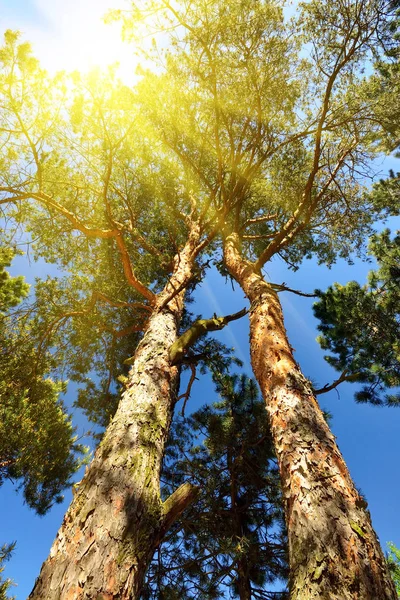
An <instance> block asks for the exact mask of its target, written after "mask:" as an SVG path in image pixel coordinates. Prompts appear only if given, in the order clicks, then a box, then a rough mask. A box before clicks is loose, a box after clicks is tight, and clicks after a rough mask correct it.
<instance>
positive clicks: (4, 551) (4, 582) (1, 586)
mask: <svg viewBox="0 0 400 600" xmlns="http://www.w3.org/2000/svg"><path fill="white" fill-rule="evenodd" d="M14 547H15V543H14V544H8V545H7V544H4V545H3V546H1V548H0V600H15V596H8V595H7V592H8V590H9V589H10V587H11V586H12V585H13V582H12V581H11V580H10V579H3V577H2V573H3V571H4V563H5V562H6V561H7V560H10V558H11V554H12V551H13V550H14Z"/></svg>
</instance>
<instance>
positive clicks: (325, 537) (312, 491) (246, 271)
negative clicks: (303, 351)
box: [224, 235, 397, 600]
mask: <svg viewBox="0 0 400 600" xmlns="http://www.w3.org/2000/svg"><path fill="white" fill-rule="evenodd" d="M224 257H225V265H226V267H227V268H228V270H229V272H230V274H231V275H232V276H233V277H234V278H235V279H236V281H237V282H238V283H239V285H240V286H241V287H242V289H243V291H244V292H245V294H246V295H247V297H248V299H249V300H250V303H251V308H250V345H251V361H252V366H253V371H254V374H255V376H256V378H257V380H258V383H259V385H260V387H261V391H262V393H263V396H264V398H265V401H266V406H267V411H268V414H269V418H270V422H271V430H272V434H273V438H274V444H275V451H276V455H277V458H278V462H279V469H280V474H281V482H282V491H283V497H284V502H285V515H286V524H287V529H288V536H289V558H290V598H291V600H311V598H319V599H326V600H328V599H329V600H378V599H379V600H397V595H396V591H395V588H394V585H393V582H392V580H391V577H390V575H389V572H388V569H387V566H386V561H385V559H384V556H383V553H382V550H381V548H380V545H379V542H378V539H377V537H376V534H375V532H374V530H373V529H372V525H371V519H370V515H369V512H368V511H367V510H365V508H364V506H365V503H364V502H363V500H362V498H360V495H359V493H358V492H357V490H356V489H355V487H354V484H353V482H352V480H351V478H350V474H349V472H348V469H347V467H346V464H345V462H344V461H343V458H342V456H341V454H340V452H339V449H338V447H337V445H336V442H335V438H334V436H333V434H332V433H331V432H330V430H329V427H328V425H327V423H326V421H325V419H324V417H323V414H322V411H321V409H320V407H319V405H318V403H317V401H316V399H315V397H314V396H313V393H312V389H311V386H310V384H309V382H308V381H307V379H306V378H305V377H304V376H303V375H302V373H301V371H300V369H299V366H298V365H297V363H296V361H295V360H294V358H293V351H292V348H291V347H290V345H289V342H288V339H287V336H286V331H285V327H284V323H283V316H282V310H281V306H280V302H279V299H278V296H277V294H276V292H274V290H273V289H272V288H271V286H269V285H268V283H267V282H265V281H264V279H263V278H262V277H261V276H260V275H259V274H257V273H255V272H254V268H253V266H252V264H251V263H248V262H247V261H245V260H243V259H242V257H241V256H240V253H239V250H238V238H237V237H236V236H234V235H232V236H229V238H228V239H227V241H226V244H225V254H224Z"/></svg>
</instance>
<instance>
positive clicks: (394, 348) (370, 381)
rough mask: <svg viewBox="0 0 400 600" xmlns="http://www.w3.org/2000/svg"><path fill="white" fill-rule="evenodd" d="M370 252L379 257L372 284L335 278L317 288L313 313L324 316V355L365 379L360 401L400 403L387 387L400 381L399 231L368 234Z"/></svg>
mask: <svg viewBox="0 0 400 600" xmlns="http://www.w3.org/2000/svg"><path fill="white" fill-rule="evenodd" d="M370 253H371V254H372V255H373V256H374V257H375V258H376V260H377V262H378V269H376V270H374V271H371V272H370V273H369V276H368V284H366V285H364V286H361V285H360V284H358V283H357V282H355V281H352V282H350V283H348V284H347V285H345V286H342V285H339V284H335V285H334V286H332V287H330V288H328V290H327V291H326V292H324V293H323V292H319V296H320V300H319V301H318V302H316V303H315V304H314V314H315V316H316V317H317V318H318V319H319V320H320V325H319V326H318V329H319V330H320V331H321V334H322V335H321V336H320V337H319V338H318V339H319V342H320V344H321V347H322V348H323V349H325V350H329V351H330V352H331V353H332V354H333V356H332V355H329V356H326V357H325V359H326V360H327V361H328V362H329V364H331V365H332V366H333V367H334V368H335V369H337V370H338V371H341V372H342V373H344V380H349V381H357V382H361V383H363V384H364V386H363V388H362V389H361V391H358V392H356V400H357V401H358V402H371V403H373V404H378V405H387V406H398V405H400V395H399V394H398V393H396V392H395V393H389V394H387V393H386V390H388V389H390V388H396V387H398V386H400V345H399V310H400V269H399V264H400V236H399V235H396V236H394V237H391V236H390V231H389V230H385V231H383V232H382V233H380V234H375V235H374V236H372V237H371V240H370Z"/></svg>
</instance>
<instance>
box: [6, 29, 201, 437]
mask: <svg viewBox="0 0 400 600" xmlns="http://www.w3.org/2000/svg"><path fill="white" fill-rule="evenodd" d="M0 98H1V104H2V111H1V115H0V136H1V138H2V140H3V142H4V145H5V146H4V147H5V148H6V149H7V151H5V152H4V154H3V156H2V158H1V160H0V166H1V175H0V202H1V206H2V210H3V211H4V213H5V214H6V216H7V219H8V223H9V229H10V235H11V234H12V233H13V231H19V229H18V228H19V227H20V226H21V225H22V227H23V228H24V231H25V234H24V238H23V240H22V241H21V240H20V242H21V243H22V242H23V241H26V242H27V243H30V248H31V252H32V254H33V257H34V259H39V258H40V259H44V260H45V261H46V263H48V264H54V265H56V267H57V269H58V270H56V269H55V268H54V267H53V268H50V269H49V274H48V276H47V277H44V278H43V279H38V280H37V281H36V285H35V291H34V297H32V302H31V304H30V306H29V307H28V306H27V305H25V306H24V307H23V309H21V310H20V311H19V313H18V315H17V314H16V313H15V316H14V321H16V320H17V319H19V321H20V322H22V323H23V326H24V328H25V329H26V331H29V337H30V338H31V340H32V344H33V345H34V346H35V347H36V348H37V350H38V360H40V355H42V354H43V355H46V353H47V355H48V356H50V355H51V359H50V367H51V371H52V372H53V374H55V375H57V376H59V377H62V378H65V377H67V378H68V379H70V380H73V381H75V382H77V383H78V384H79V386H80V392H79V395H78V398H77V400H76V406H78V407H79V408H82V409H83V410H84V411H85V412H86V414H87V416H88V418H89V419H91V420H92V421H93V422H94V423H95V424H96V425H99V426H100V427H106V426H107V424H108V422H109V419H110V417H111V416H112V415H113V414H114V412H115V408H116V405H117V402H118V396H119V392H120V386H119V383H118V381H117V377H118V375H119V374H120V373H121V372H122V371H123V369H124V368H123V361H124V359H126V358H127V357H128V356H131V355H132V354H133V353H134V350H135V348H136V345H137V343H138V341H139V339H140V337H141V332H142V330H143V329H144V328H145V326H146V321H147V319H148V316H149V314H150V313H151V306H150V304H149V302H148V299H146V298H143V296H142V295H141V293H140V292H138V289H137V287H138V286H139V287H140V285H142V287H143V288H144V289H146V288H147V289H148V290H149V292H148V294H149V296H150V297H151V294H152V292H154V293H156V292H157V291H159V290H160V289H161V288H162V287H163V286H164V285H165V283H166V281H167V279H168V276H169V274H170V271H171V267H172V259H173V256H174V254H175V252H176V250H177V248H178V247H180V246H181V245H182V243H183V242H184V241H185V239H186V238H185V236H186V233H187V222H186V221H185V219H184V217H183V216H182V214H181V213H180V212H179V209H182V208H185V207H187V206H188V205H189V200H188V192H187V190H186V189H185V187H184V185H183V183H184V182H185V181H186V179H187V177H186V175H185V172H184V171H183V170H182V169H181V168H179V166H177V164H176V162H175V163H173V162H172V161H171V159H169V158H168V157H166V156H165V155H164V154H163V153H162V152H160V148H159V147H158V146H157V144H153V143H152V142H153V140H152V138H151V132H149V130H148V128H147V127H146V124H145V123H144V122H143V119H142V118H141V113H140V108H139V107H138V105H137V100H136V97H135V92H134V91H132V90H130V89H129V88H127V87H126V86H124V85H123V84H122V83H121V82H120V81H119V80H118V79H117V78H116V76H115V72H114V71H113V70H112V69H111V70H109V72H107V73H105V74H102V73H100V72H93V73H91V74H90V75H88V76H87V77H83V76H80V75H79V74H74V75H73V76H71V77H68V76H66V75H65V74H59V75H57V76H56V77H50V76H49V75H47V74H46V72H45V71H43V70H42V69H41V68H40V67H39V64H38V62H37V61H36V60H35V59H34V58H33V57H32V54H31V50H30V47H29V45H28V44H25V43H23V44H21V43H20V41H19V35H18V34H17V33H15V32H10V31H9V32H7V33H6V35H5V45H4V47H3V48H2V49H1V52H0ZM13 228H14V229H13ZM104 232H106V233H104ZM107 232H108V233H107ZM135 286H136V287H135ZM150 290H151V291H150Z"/></svg>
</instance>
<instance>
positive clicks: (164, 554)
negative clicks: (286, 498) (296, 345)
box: [143, 375, 287, 600]
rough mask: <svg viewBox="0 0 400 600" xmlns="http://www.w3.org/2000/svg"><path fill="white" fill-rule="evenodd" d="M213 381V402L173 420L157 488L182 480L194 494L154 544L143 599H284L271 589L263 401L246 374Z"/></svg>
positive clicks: (272, 512) (276, 495)
mask: <svg viewBox="0 0 400 600" xmlns="http://www.w3.org/2000/svg"><path fill="white" fill-rule="evenodd" d="M214 380H215V381H216V389H217V392H218V393H219V396H220V399H219V401H218V402H215V403H214V404H212V405H211V404H209V405H207V406H204V407H203V408H201V409H200V410H198V411H196V412H195V413H193V414H192V415H191V416H190V417H189V418H187V419H182V418H177V419H176V420H175V423H174V427H173V434H172V437H171V440H170V443H169V447H168V451H167V456H166V460H165V465H164V470H163V476H162V480H163V492H164V494H165V495H166V496H168V495H169V494H170V493H171V491H172V490H173V489H175V488H176V487H177V486H178V485H180V484H181V483H183V482H184V481H190V482H192V483H193V484H195V485H196V486H198V487H199V488H200V490H201V494H200V497H199V499H198V501H197V502H196V503H195V504H194V505H193V506H192V507H191V508H190V509H189V510H188V511H187V512H186V513H185V514H184V516H183V518H181V519H180V520H179V521H178V522H177V523H176V524H175V526H174V527H173V529H172V530H171V531H170V533H169V534H168V536H167V539H166V540H165V541H164V542H163V543H162V545H161V546H160V548H159V549H158V551H157V553H156V555H155V557H154V560H153V563H152V565H151V567H150V572H149V576H148V581H147V587H146V590H145V593H144V594H143V599H156V598H158V599H161V598H162V599H163V600H173V599H174V598H181V599H185V600H186V599H187V600H189V599H192V598H196V599H199V600H200V599H204V600H205V599H217V598H224V597H225V594H226V593H227V591H229V593H230V594H231V595H232V597H235V598H244V597H246V598H247V597H249V598H250V597H251V598H257V599H258V598H260V599H261V598H265V599H267V598H268V599H269V598H270V599H272V598H276V599H278V598H279V599H283V598H286V593H285V592H273V591H271V585H272V584H273V583H275V584H276V583H277V582H279V581H281V580H284V579H285V578H286V576H287V563H286V539H285V529H284V525H283V512H282V507H281V496H280V485H279V475H278V470H277V467H276V463H275V459H274V452H273V447H272V439H271V435H270V431H269V427H268V422H267V419H266V412H265V408H264V406H263V402H262V401H260V399H259V397H258V390H257V387H256V384H255V383H254V382H253V381H252V380H251V379H249V378H247V377H246V376H244V375H241V376H239V375H233V376H227V375H224V376H221V375H220V376H218V375H217V376H214ZM281 584H282V585H281V588H282V587H284V584H283V581H281ZM274 587H275V589H276V585H275V586H273V588H272V589H274ZM278 587H279V585H278ZM244 590H245V591H244ZM245 592H246V593H247V594H250V595H248V596H244V595H243V594H244V593H245Z"/></svg>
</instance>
